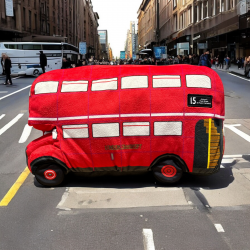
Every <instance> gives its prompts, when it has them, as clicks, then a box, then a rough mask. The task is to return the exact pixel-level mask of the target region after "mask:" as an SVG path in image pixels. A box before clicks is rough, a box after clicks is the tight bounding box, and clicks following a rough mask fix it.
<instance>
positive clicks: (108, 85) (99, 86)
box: [92, 78, 118, 91]
mask: <svg viewBox="0 0 250 250" xmlns="http://www.w3.org/2000/svg"><path fill="white" fill-rule="evenodd" d="M117 86H118V85H117V78H110V79H101V80H96V81H92V91H100V90H116V89H117V88H118V87H117Z"/></svg>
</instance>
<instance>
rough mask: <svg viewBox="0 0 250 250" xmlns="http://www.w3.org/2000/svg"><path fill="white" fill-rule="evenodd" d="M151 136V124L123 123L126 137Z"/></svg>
mask: <svg viewBox="0 0 250 250" xmlns="http://www.w3.org/2000/svg"><path fill="white" fill-rule="evenodd" d="M149 134H150V126H149V122H125V123H123V135H124V136H143V135H149Z"/></svg>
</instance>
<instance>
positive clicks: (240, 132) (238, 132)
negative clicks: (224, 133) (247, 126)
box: [225, 124, 250, 142]
mask: <svg viewBox="0 0 250 250" xmlns="http://www.w3.org/2000/svg"><path fill="white" fill-rule="evenodd" d="M236 126H237V127H238V126H240V124H235V125H234V124H233V125H225V127H226V128H228V129H230V130H231V131H233V132H234V133H236V134H237V135H239V136H240V137H242V138H243V139H245V140H246V141H248V142H250V136H249V135H247V134H246V133H244V132H242V131H240V130H239V129H237V128H235V127H236Z"/></svg>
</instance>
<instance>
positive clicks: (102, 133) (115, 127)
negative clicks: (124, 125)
mask: <svg viewBox="0 0 250 250" xmlns="http://www.w3.org/2000/svg"><path fill="white" fill-rule="evenodd" d="M92 129H93V137H99V138H100V137H101V138H104V137H118V136H119V135H120V132H119V123H101V124H93V125H92Z"/></svg>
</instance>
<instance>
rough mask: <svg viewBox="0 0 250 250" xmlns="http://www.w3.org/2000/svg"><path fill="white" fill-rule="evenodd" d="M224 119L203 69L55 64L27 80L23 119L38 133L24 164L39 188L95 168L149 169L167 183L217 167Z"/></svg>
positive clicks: (211, 75)
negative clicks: (28, 87)
mask: <svg viewBox="0 0 250 250" xmlns="http://www.w3.org/2000/svg"><path fill="white" fill-rule="evenodd" d="M224 118H225V108H224V88H223V84H222V81H221V79H220V77H219V76H218V74H217V73H216V72H215V71H214V70H212V69H210V68H208V67H202V66H191V65H173V66H161V67H159V66H148V65H145V66H137V65H120V66H87V67H79V68H74V69H65V70H55V71H51V72H48V73H45V74H43V75H41V76H39V77H38V78H37V79H36V80H35V81H34V83H33V84H32V86H31V90H30V97H29V125H30V126H33V127H34V128H35V129H38V130H41V131H43V136H41V137H40V138H38V139H36V140H34V141H33V142H31V143H30V144H29V145H28V146H27V149H26V156H27V163H28V167H29V169H30V171H31V173H32V174H34V175H35V178H36V179H37V181H38V182H39V183H40V184H42V185H45V186H56V185H59V184H61V182H62V181H63V180H64V178H65V175H66V174H68V173H69V172H74V173H80V172H98V171H102V172H103V171H104V172H112V171H115V172H139V171H152V173H153V175H154V177H155V178H156V180H157V181H159V182H161V183H166V184H167V183H174V182H177V181H179V180H180V178H181V177H182V174H183V172H188V173H193V174H203V175H208V174H213V173H216V172H218V171H219V169H220V164H221V160H222V157H223V149H224V136H223V121H224Z"/></svg>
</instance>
